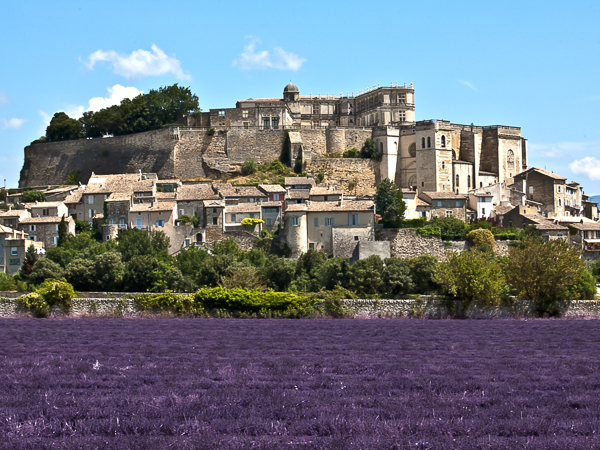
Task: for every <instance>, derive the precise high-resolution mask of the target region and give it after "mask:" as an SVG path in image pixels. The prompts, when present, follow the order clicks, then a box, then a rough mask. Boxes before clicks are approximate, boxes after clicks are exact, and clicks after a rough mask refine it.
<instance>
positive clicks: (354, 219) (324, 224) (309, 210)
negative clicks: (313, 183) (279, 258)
mask: <svg viewBox="0 0 600 450" xmlns="http://www.w3.org/2000/svg"><path fill="white" fill-rule="evenodd" d="M284 223H285V226H284V229H285V242H286V243H287V244H288V246H289V247H290V249H291V254H292V258H297V257H299V256H300V255H301V254H302V253H306V252H307V251H308V250H311V249H312V250H322V251H324V252H326V253H330V254H331V253H334V248H335V246H336V244H337V243H341V242H342V241H343V242H344V244H345V245H348V243H350V245H351V246H352V249H351V250H352V251H353V250H354V247H355V245H356V243H357V242H358V241H359V240H373V229H374V225H375V205H374V203H373V202H372V201H338V202H325V201H322V202H311V201H308V202H307V203H304V204H297V205H290V206H289V207H288V208H287V209H286V211H285V216H284ZM334 230H335V231H334ZM336 232H337V233H336ZM336 234H337V236H338V237H340V236H341V235H342V234H347V236H345V238H341V237H340V238H339V239H338V240H337V242H336V240H335V239H334V237H335V236H336ZM352 251H350V252H349V253H350V255H351V254H352Z"/></svg>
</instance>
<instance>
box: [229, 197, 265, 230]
mask: <svg viewBox="0 0 600 450" xmlns="http://www.w3.org/2000/svg"><path fill="white" fill-rule="evenodd" d="M261 204H262V203H250V202H244V203H238V204H237V205H227V206H225V231H236V230H243V229H244V228H243V226H242V220H244V219H247V218H249V219H261V216H262V208H261ZM261 229H262V227H261V224H259V225H258V227H257V228H256V231H258V232H260V230H261Z"/></svg>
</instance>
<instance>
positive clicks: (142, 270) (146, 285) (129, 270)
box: [123, 255, 159, 292]
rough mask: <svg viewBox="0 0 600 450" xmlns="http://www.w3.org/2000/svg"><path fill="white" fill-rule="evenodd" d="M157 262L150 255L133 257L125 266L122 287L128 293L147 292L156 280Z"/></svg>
mask: <svg viewBox="0 0 600 450" xmlns="http://www.w3.org/2000/svg"><path fill="white" fill-rule="evenodd" d="M158 269H159V262H158V260H157V259H156V258H154V257H153V256H151V255H134V256H132V257H131V258H130V259H129V261H128V262H127V264H126V269H125V274H124V276H123V285H124V287H125V290H127V291H128V292H147V291H150V290H151V289H152V287H153V286H154V283H155V282H156V280H157V278H158V273H157V270H158Z"/></svg>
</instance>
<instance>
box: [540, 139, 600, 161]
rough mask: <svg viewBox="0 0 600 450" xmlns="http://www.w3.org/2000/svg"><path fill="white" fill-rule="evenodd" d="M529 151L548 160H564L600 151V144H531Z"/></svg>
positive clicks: (592, 142)
mask: <svg viewBox="0 0 600 450" xmlns="http://www.w3.org/2000/svg"><path fill="white" fill-rule="evenodd" d="M529 149H530V150H531V152H532V153H535V154H536V156H544V157H546V158H562V157H566V156H570V157H573V156H580V155H581V156H583V155H589V154H590V153H592V154H593V153H598V151H600V142H594V141H590V142H568V141H566V142H555V143H552V144H529Z"/></svg>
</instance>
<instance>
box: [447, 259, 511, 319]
mask: <svg viewBox="0 0 600 450" xmlns="http://www.w3.org/2000/svg"><path fill="white" fill-rule="evenodd" d="M437 276H438V281H439V282H440V283H441V284H442V286H443V287H444V290H445V291H446V292H447V293H448V294H450V295H452V296H454V297H456V298H458V299H460V300H463V301H464V302H465V303H464V310H466V309H467V308H468V306H469V305H470V304H471V303H472V302H473V301H475V302H477V303H478V304H481V305H497V304H499V302H500V298H501V293H502V289H503V287H504V285H505V282H506V280H505V278H504V272H503V270H502V267H501V266H500V264H498V263H497V262H496V261H495V260H494V258H492V257H490V256H489V255H488V254H486V253H482V252H479V251H476V250H473V251H466V252H462V253H457V252H452V253H450V255H449V258H448V261H447V262H446V263H443V264H440V265H439V266H438V272H437Z"/></svg>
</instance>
